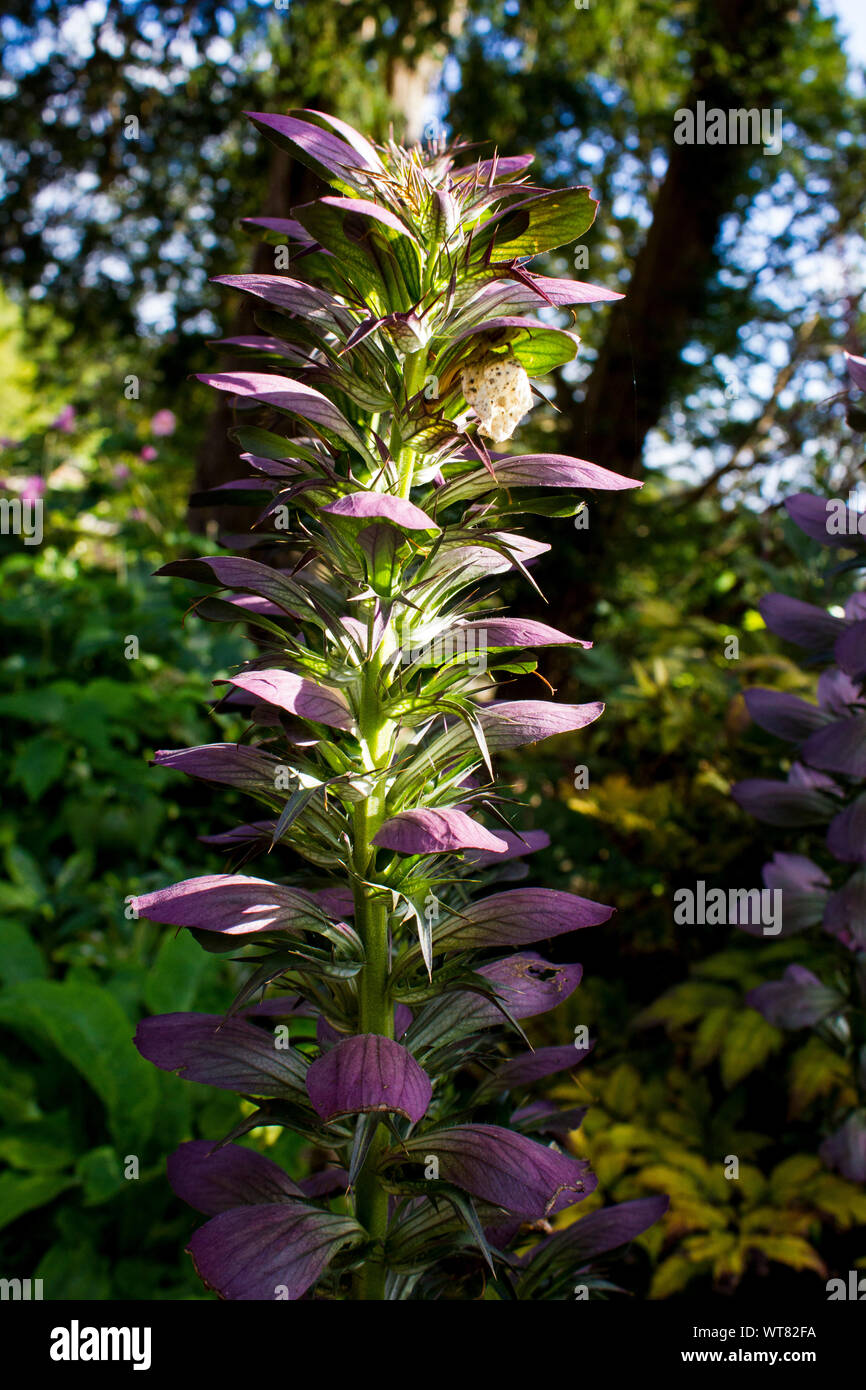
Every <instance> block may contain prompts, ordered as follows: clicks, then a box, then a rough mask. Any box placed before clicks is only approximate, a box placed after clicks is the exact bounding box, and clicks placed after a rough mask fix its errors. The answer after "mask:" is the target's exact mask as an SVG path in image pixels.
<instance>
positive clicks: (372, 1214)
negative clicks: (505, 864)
mask: <svg viewBox="0 0 866 1390" xmlns="http://www.w3.org/2000/svg"><path fill="white" fill-rule="evenodd" d="M381 667H382V661H381V656H380V655H378V654H377V655H376V656H374V657H373V659H372V660H371V661H370V662H369V663H368V665H367V667H366V669H365V677H364V690H363V699H362V708H361V712H360V721H359V723H360V729H359V732H360V736H361V747H362V751H363V754H364V760H365V763H366V764H367V766H366V769H365V770H366V771H368V772H371V773H372V774H373V780H374V785H373V788H372V790H371V792H370V794H369V796H367V797H366V798H365V800H364V801H361V802H359V803H358V805H357V806H356V807H355V812H354V845H353V856H352V857H353V862H354V867H355V872H356V875H357V879H356V883H355V925H356V927H357V929H358V931H359V933H360V936H361V939H362V941H363V943H364V951H365V955H366V961H365V965H364V968H363V970H362V971H361V975H360V981H359V991H358V994H359V997H358V1004H359V1032H361V1033H379V1034H382V1035H383V1036H385V1037H387V1038H391V1037H393V1036H394V1006H393V1004H392V1002H391V999H390V995H389V991H388V897H387V895H386V894H385V893H377V892H375V890H373V889H371V888H369V887H367V886H366V885H365V884H362V883H360V882H358V879H360V878H364V879H367V880H369V879H370V877H371V870H372V869H373V867H374V865H375V859H376V851H375V848H374V847H373V844H372V840H373V836H374V835H375V834H376V831H377V830H378V828H379V826H380V825H381V823H382V821H383V819H384V816H385V792H384V773H385V771H386V765H385V766H383V763H384V762H385V759H387V757H388V752H389V749H390V746H391V735H392V731H393V726H392V724H391V722H390V721H389V720H387V719H385V718H383V716H382V711H381V700H380V695H379V677H380V674H381ZM377 771H378V772H379V773H380V775H379V776H376V772H377ZM387 1145H388V1131H387V1130H386V1129H385V1127H384V1126H383V1125H379V1126H378V1128H377V1130H376V1133H375V1135H374V1136H373V1141H372V1144H371V1145H370V1150H369V1153H368V1155H367V1159H366V1162H365V1164H364V1167H363V1168H362V1170H361V1172H360V1174H359V1175H358V1182H357V1186H356V1190H355V1212H356V1215H357V1218H358V1220H359V1221H360V1223H361V1225H362V1226H363V1227H364V1228H365V1229H366V1230H367V1231H368V1232H369V1234H370V1236H371V1237H372V1238H373V1239H374V1240H376V1241H379V1242H381V1241H384V1239H385V1234H386V1232H387V1228H388V1194H387V1192H386V1191H385V1189H384V1188H383V1187H382V1185H381V1183H380V1182H379V1177H378V1173H377V1171H376V1170H377V1167H378V1162H379V1159H380V1158H381V1156H382V1153H383V1151H384V1149H385V1148H387ZM380 1248H381V1247H380ZM385 1273H386V1270H385V1265H384V1263H383V1261H382V1260H381V1258H378V1259H377V1258H376V1255H375V1252H374V1254H373V1255H372V1257H371V1258H369V1259H367V1260H365V1262H364V1264H363V1266H362V1268H361V1269H360V1270H359V1271H358V1273H357V1274H356V1276H355V1280H354V1286H353V1290H352V1296H353V1298H355V1299H366V1300H371V1299H373V1300H382V1299H384V1297H385Z"/></svg>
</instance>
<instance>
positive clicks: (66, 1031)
mask: <svg viewBox="0 0 866 1390" xmlns="http://www.w3.org/2000/svg"><path fill="white" fill-rule="evenodd" d="M0 1023H2V1024H5V1025H6V1026H7V1027H10V1028H13V1029H15V1031H16V1032H19V1033H21V1034H23V1036H24V1037H25V1038H28V1037H30V1036H31V1035H33V1034H36V1035H38V1036H39V1037H40V1038H42V1039H44V1040H45V1041H46V1042H49V1043H51V1044H53V1046H54V1047H56V1048H57V1050H58V1052H59V1053H60V1054H61V1056H63V1057H64V1058H65V1059H66V1061H68V1062H69V1063H71V1065H72V1066H73V1067H75V1068H76V1070H77V1071H79V1072H80V1073H81V1074H82V1076H83V1077H84V1078H85V1080H86V1081H87V1082H89V1084H90V1085H91V1086H92V1087H93V1089H94V1091H95V1092H96V1093H97V1095H98V1096H99V1097H100V1099H101V1100H102V1102H103V1104H104V1105H105V1107H106V1111H107V1115H108V1123H109V1127H110V1129H111V1132H112V1134H113V1136H114V1137H115V1138H116V1139H117V1141H118V1143H119V1144H120V1145H121V1146H122V1147H123V1148H124V1151H125V1152H126V1151H127V1150H128V1148H129V1146H130V1145H132V1144H136V1143H141V1142H143V1141H144V1140H145V1139H147V1137H148V1135H149V1134H150V1132H151V1130H152V1128H153V1122H154V1119H155V1112H156V1108H157V1098H158V1094H159V1092H158V1087H157V1084H156V1078H155V1076H154V1074H153V1071H152V1069H151V1068H150V1066H149V1065H148V1064H147V1062H145V1061H144V1059H143V1058H142V1057H140V1056H139V1055H138V1053H137V1052H136V1050H135V1048H134V1047H133V1045H132V1034H133V1031H134V1030H133V1026H132V1024H131V1023H130V1021H129V1019H128V1018H127V1016H126V1014H125V1013H124V1012H123V1010H122V1009H121V1007H120V1005H119V1004H118V1003H117V1002H116V1001H115V1000H114V999H112V997H111V995H109V994H107V993H106V992H105V990H102V989H98V988H97V987H96V986H95V985H88V984H81V983H76V982H74V981H63V982H60V981H57V980H30V981H27V982H26V983H21V984H17V985H12V986H10V987H7V988H6V989H4V990H3V991H2V992H0Z"/></svg>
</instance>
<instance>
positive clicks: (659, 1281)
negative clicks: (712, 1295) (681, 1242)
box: [649, 1255, 701, 1298]
mask: <svg viewBox="0 0 866 1390" xmlns="http://www.w3.org/2000/svg"><path fill="white" fill-rule="evenodd" d="M700 1273H701V1270H700V1268H699V1267H698V1266H697V1265H696V1264H693V1263H692V1261H691V1260H689V1259H688V1258H687V1257H686V1256H685V1255H669V1256H668V1258H667V1259H666V1260H663V1261H662V1263H661V1264H660V1265H659V1266H658V1268H657V1269H656V1272H655V1274H654V1275H653V1279H652V1283H651V1285H650V1291H649V1296H650V1298H667V1297H668V1296H669V1295H670V1294H672V1293H681V1292H682V1290H683V1289H684V1288H685V1287H686V1285H687V1284H688V1282H689V1280H690V1279H693V1278H695V1277H696V1276H697V1275H698V1274H700Z"/></svg>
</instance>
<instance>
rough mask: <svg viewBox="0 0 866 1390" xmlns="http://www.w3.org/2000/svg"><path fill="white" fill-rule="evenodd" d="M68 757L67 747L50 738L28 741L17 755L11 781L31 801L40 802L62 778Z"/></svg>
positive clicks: (46, 736)
mask: <svg viewBox="0 0 866 1390" xmlns="http://www.w3.org/2000/svg"><path fill="white" fill-rule="evenodd" d="M68 755H69V750H68V748H67V747H66V745H65V744H63V743H61V742H60V740H59V739H56V738H52V736H51V735H50V734H39V735H38V736H37V737H36V738H30V739H27V740H26V742H24V743H22V744H21V745H20V746H19V748H18V750H17V752H16V754H15V758H14V760H13V763H12V769H11V773H10V781H11V782H13V783H14V784H16V785H17V786H21V787H23V788H24V790H25V791H26V793H27V796H28V798H29V800H30V801H38V800H39V798H40V797H41V796H42V795H43V793H44V792H46V791H47V790H48V788H49V787H50V786H51V785H52V784H53V783H54V782H56V781H57V779H58V777H60V775H61V773H62V772H63V769H64V768H65V766H66V759H67V757H68Z"/></svg>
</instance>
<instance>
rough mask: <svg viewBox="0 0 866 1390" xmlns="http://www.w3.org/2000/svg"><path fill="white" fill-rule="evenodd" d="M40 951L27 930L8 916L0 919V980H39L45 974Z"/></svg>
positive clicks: (15, 982) (5, 981) (4, 981)
mask: <svg viewBox="0 0 866 1390" xmlns="http://www.w3.org/2000/svg"><path fill="white" fill-rule="evenodd" d="M45 973H46V971H45V961H44V960H43V959H42V952H41V951H40V949H39V947H38V946H37V945H36V942H35V941H34V940H33V938H32V937H31V936H30V934H29V932H28V931H27V930H26V929H25V928H24V927H22V926H21V925H20V924H19V923H18V922H13V921H11V920H10V919H9V918H3V919H2V920H0V981H2V983H3V984H5V985H14V984H17V982H18V981H19V980H40V979H42V978H43V977H44V976H45Z"/></svg>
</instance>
